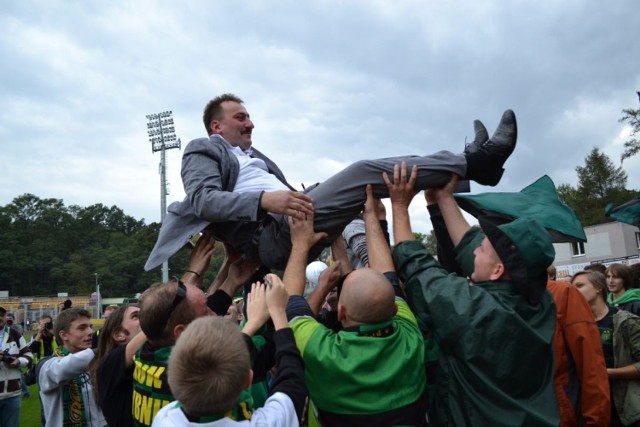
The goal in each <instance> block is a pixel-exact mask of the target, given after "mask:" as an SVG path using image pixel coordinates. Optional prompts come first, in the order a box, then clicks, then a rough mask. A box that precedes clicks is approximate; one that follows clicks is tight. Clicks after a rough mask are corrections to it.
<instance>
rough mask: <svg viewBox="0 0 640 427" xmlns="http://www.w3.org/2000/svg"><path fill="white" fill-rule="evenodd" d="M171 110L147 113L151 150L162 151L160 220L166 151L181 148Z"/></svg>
mask: <svg viewBox="0 0 640 427" xmlns="http://www.w3.org/2000/svg"><path fill="white" fill-rule="evenodd" d="M171 115H172V112H171V111H163V112H161V113H157V114H147V120H148V122H147V134H148V135H149V142H151V152H153V153H155V152H156V151H160V221H161V222H164V217H165V215H166V212H167V194H169V190H168V183H167V167H166V156H165V151H166V150H170V149H172V148H177V149H180V148H181V142H180V138H177V137H176V133H175V127H174V126H173V117H172V116H171ZM162 281H163V282H165V283H166V282H168V281H169V262H168V261H165V262H163V263H162Z"/></svg>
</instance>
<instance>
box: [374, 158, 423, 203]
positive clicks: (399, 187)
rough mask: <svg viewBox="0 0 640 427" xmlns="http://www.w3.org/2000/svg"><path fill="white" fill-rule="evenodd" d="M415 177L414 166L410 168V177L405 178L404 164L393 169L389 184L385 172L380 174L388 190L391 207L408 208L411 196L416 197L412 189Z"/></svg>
mask: <svg viewBox="0 0 640 427" xmlns="http://www.w3.org/2000/svg"><path fill="white" fill-rule="evenodd" d="M417 176H418V167H417V166H415V165H414V166H413V167H412V168H411V175H409V176H407V164H406V163H405V162H402V164H401V165H395V166H394V167H393V182H391V180H390V179H389V175H388V174H387V173H386V172H383V173H382V178H383V179H384V182H385V184H387V189H388V190H389V198H390V199H391V204H392V205H394V206H396V207H405V208H407V209H408V208H409V205H410V204H411V200H413V196H415V195H416V192H415V190H414V187H415V183H416V177H417Z"/></svg>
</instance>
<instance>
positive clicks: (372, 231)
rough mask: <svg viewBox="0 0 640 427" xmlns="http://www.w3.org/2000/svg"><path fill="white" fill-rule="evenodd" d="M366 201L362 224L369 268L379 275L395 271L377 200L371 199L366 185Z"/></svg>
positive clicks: (371, 191)
mask: <svg viewBox="0 0 640 427" xmlns="http://www.w3.org/2000/svg"><path fill="white" fill-rule="evenodd" d="M366 192H367V201H366V203H365V204H364V224H365V230H366V235H367V253H368V254H369V267H371V268H373V269H374V270H377V271H378V272H380V273H387V272H390V271H395V267H394V265H393V259H391V250H390V249H389V245H387V241H386V239H385V238H384V233H383V231H382V227H381V226H380V221H379V219H378V218H379V216H380V212H379V204H378V200H377V199H375V198H374V197H373V190H372V188H371V185H367V190H366Z"/></svg>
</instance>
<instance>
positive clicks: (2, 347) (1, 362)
mask: <svg viewBox="0 0 640 427" xmlns="http://www.w3.org/2000/svg"><path fill="white" fill-rule="evenodd" d="M6 315H7V310H5V309H4V308H3V307H0V426H3V427H5V426H6V427H14V426H15V427H18V425H19V424H20V406H21V405H22V396H21V395H22V387H21V384H20V374H21V372H22V371H21V370H20V368H22V367H25V366H27V365H28V364H29V363H31V360H32V359H33V356H32V355H31V351H30V350H29V347H28V346H27V343H26V341H25V340H24V338H23V336H22V335H20V333H19V332H18V331H16V330H15V329H13V328H11V327H10V326H9V325H7V324H6Z"/></svg>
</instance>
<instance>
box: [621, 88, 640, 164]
mask: <svg viewBox="0 0 640 427" xmlns="http://www.w3.org/2000/svg"><path fill="white" fill-rule="evenodd" d="M637 93H638V100H640V92H637ZM622 113H623V114H624V116H622V118H620V120H619V121H620V122H622V123H625V122H628V123H629V125H630V126H631V139H630V140H628V141H626V142H625V143H624V152H623V153H622V156H621V157H620V160H621V161H624V159H628V158H629V157H632V156H635V155H636V154H638V152H640V139H638V134H640V109H637V110H634V109H632V108H625V109H624V110H622Z"/></svg>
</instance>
